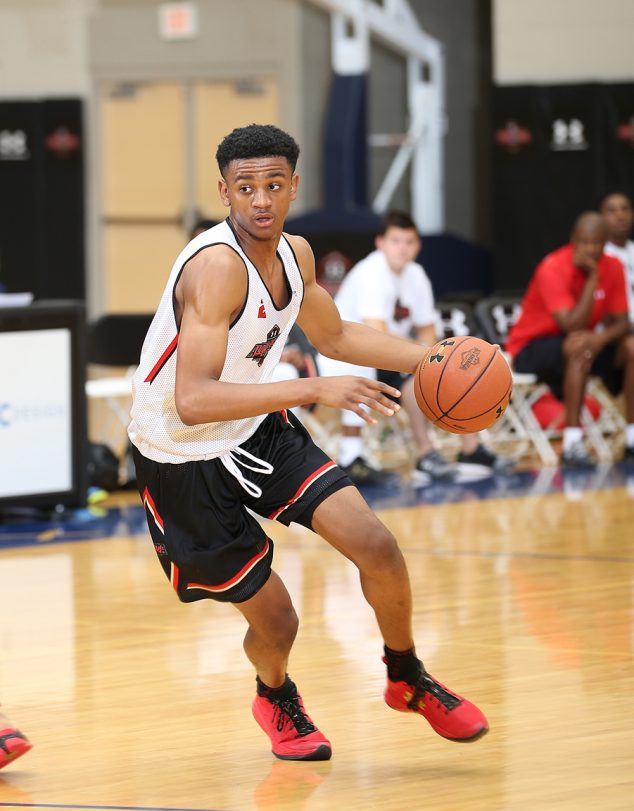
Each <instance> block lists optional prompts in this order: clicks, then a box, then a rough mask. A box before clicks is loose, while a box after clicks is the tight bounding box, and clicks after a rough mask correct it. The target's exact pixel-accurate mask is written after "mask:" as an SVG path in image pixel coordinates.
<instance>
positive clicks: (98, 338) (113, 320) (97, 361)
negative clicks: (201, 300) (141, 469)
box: [86, 313, 154, 455]
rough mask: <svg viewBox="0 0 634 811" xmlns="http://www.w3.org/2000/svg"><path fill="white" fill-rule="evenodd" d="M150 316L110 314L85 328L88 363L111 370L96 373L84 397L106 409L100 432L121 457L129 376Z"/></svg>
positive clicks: (124, 436)
mask: <svg viewBox="0 0 634 811" xmlns="http://www.w3.org/2000/svg"><path fill="white" fill-rule="evenodd" d="M153 317H154V316H153V314H149V313H109V314H107V315H102V316H100V317H99V318H96V319H94V320H92V321H90V322H89V323H88V325H87V338H86V341H87V347H86V358H87V361H88V363H89V364H94V365H96V366H107V367H110V368H111V369H112V373H111V374H107V375H104V374H103V373H102V370H98V371H99V372H100V374H94V375H92V376H91V377H90V379H88V380H87V381H86V396H87V397H88V399H89V400H90V401H93V402H95V403H97V402H102V403H103V404H104V405H105V406H106V408H107V415H106V416H105V417H104V418H103V419H102V421H101V433H102V434H103V439H104V441H105V442H106V444H107V445H108V446H109V447H110V448H112V450H113V451H114V452H115V453H117V454H121V455H122V454H123V453H124V450H125V448H126V447H127V426H128V423H129V422H130V398H131V396H132V375H133V374H134V372H135V370H136V367H137V366H138V364H139V358H140V356H141V347H142V346H143V341H144V340H145V336H146V334H147V331H148V329H149V327H150V323H151V322H152V318H153ZM115 370H116V372H115ZM95 371H97V370H95Z"/></svg>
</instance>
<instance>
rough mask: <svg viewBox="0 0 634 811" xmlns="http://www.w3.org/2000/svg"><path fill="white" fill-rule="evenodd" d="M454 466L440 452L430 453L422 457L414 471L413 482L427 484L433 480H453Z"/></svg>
mask: <svg viewBox="0 0 634 811" xmlns="http://www.w3.org/2000/svg"><path fill="white" fill-rule="evenodd" d="M454 475H455V469H454V466H453V465H452V464H451V462H448V461H447V460H446V459H445V457H444V456H441V454H439V453H438V451H429V453H426V454H425V456H421V457H420V459H419V460H418V461H417V462H416V467H415V468H414V470H412V481H413V482H414V483H415V484H427V483H428V482H430V481H431V480H432V479H445V480H448V479H453V478H454Z"/></svg>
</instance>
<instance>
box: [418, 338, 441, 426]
mask: <svg viewBox="0 0 634 811" xmlns="http://www.w3.org/2000/svg"><path fill="white" fill-rule="evenodd" d="M432 348H433V347H432ZM430 354H431V349H429V350H428V351H427V354H426V355H423V357H422V358H421V361H420V363H419V365H418V369H417V370H416V374H415V375H414V396H416V392H417V391H418V394H419V397H420V399H418V398H417V402H418V406H419V408H420V409H421V411H423V412H424V409H423V408H422V407H421V401H422V402H423V403H424V404H425V406H426V407H427V410H428V412H429V413H428V414H425V416H426V417H427V419H428V420H430V421H431V422H435V421H436V419H437V417H436V412H435V410H434V409H433V408H432V406H431V404H430V402H429V400H428V399H427V397H425V393H424V391H423V389H422V387H421V385H420V373H421V371H422V368H423V364H424V363H425V361H426V360H427V359H428V358H429V355H430Z"/></svg>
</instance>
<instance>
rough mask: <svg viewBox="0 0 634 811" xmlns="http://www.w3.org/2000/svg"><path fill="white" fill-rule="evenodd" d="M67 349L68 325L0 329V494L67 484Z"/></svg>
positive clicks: (34, 491) (59, 488)
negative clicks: (24, 329)
mask: <svg viewBox="0 0 634 811" xmlns="http://www.w3.org/2000/svg"><path fill="white" fill-rule="evenodd" d="M70 348H71V334H70V330H68V329H41V330H32V331H29V332H26V331H22V332H1V333H0V380H2V381H3V382H2V385H1V386H0V437H1V439H0V448H2V456H3V464H0V498H3V497H7V496H23V495H26V494H29V493H32V494H41V493H53V492H59V491H62V490H69V489H70V488H71V487H72V483H73V481H72V472H73V468H72V453H71V451H72V436H71V413H72V408H71V369H70ZM26 358H28V362H25V359H26ZM9 460H10V463H9Z"/></svg>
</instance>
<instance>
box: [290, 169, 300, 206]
mask: <svg viewBox="0 0 634 811" xmlns="http://www.w3.org/2000/svg"><path fill="white" fill-rule="evenodd" d="M298 186H299V175H293V177H292V178H291V196H290V199H291V200H295V199H296V197H297V187H298Z"/></svg>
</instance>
